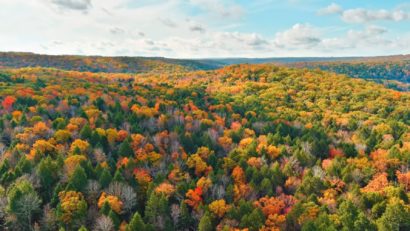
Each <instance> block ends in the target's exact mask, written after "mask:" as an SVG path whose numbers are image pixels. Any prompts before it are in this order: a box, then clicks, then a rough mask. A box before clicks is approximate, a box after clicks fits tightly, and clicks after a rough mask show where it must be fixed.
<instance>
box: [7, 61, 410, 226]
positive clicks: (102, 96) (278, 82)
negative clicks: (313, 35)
mask: <svg viewBox="0 0 410 231" xmlns="http://www.w3.org/2000/svg"><path fill="white" fill-rule="evenodd" d="M155 62H157V61H155ZM67 63H68V62H67ZM93 63H94V62H93ZM102 63H105V61H104V62H102ZM93 65H94V64H93ZM155 65H157V64H155ZM164 65H165V66H164V68H162V67H161V69H156V70H154V71H147V72H138V73H108V72H109V71H107V73H103V72H99V73H93V72H94V71H92V70H87V69H82V68H72V70H61V69H57V68H58V67H54V68H49V66H46V67H24V68H18V67H8V68H3V69H1V70H0V102H1V105H0V131H1V133H0V225H1V227H0V229H2V230H30V231H31V230H60V231H64V230H65V231H69V230H79V231H86V230H100V231H111V230H121V231H133V230H141V231H151V230H152V231H153V230H167V231H168V230H169V231H172V230H199V231H213V230H218V231H231V230H244V231H255V230H263V231H268V230H269V231H279V230H291V231H292V230H295V231H296V230H303V231H315V230H329V231H331V230H349V231H356V230H357V231H361V230H369V231H370V230H381V231H391V230H397V231H399V230H410V200H409V197H410V169H409V166H410V165H409V164H410V93H409V92H400V91H396V90H393V89H388V88H386V87H384V86H383V85H381V84H377V83H374V82H371V81H366V80H363V79H358V78H350V77H347V76H346V75H340V74H336V73H334V72H327V71H323V70H320V69H318V68H315V69H307V68H289V67H285V66H283V65H273V64H237V65H230V66H227V67H223V68H220V69H215V70H213V69H212V70H193V69H190V68H185V67H183V66H181V65H174V64H164ZM406 65H407V67H408V64H406ZM70 68H71V67H70ZM127 68H128V67H127ZM334 68H337V69H332V70H333V71H335V72H338V68H343V66H341V67H339V66H335V67H334ZM397 68H398V67H397ZM397 68H396V66H394V70H396V69H397ZM63 69H64V68H63ZM108 69H110V68H108ZM108 69H102V70H108ZM352 69H354V68H353V67H352ZM355 70H356V69H355ZM377 70H379V69H377ZM113 72H115V71H113ZM398 72H400V71H398ZM400 73H401V72H400ZM407 76H408V72H407ZM407 81H408V79H407Z"/></svg>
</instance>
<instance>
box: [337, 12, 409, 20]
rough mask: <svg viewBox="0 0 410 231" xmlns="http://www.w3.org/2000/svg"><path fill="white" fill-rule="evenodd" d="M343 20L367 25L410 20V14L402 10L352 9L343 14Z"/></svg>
mask: <svg viewBox="0 0 410 231" xmlns="http://www.w3.org/2000/svg"><path fill="white" fill-rule="evenodd" d="M342 19H343V20H344V21H345V22H348V23H367V22H371V21H377V20H386V21H403V20H407V19H410V14H409V13H406V12H404V11H402V10H394V11H388V10H366V9H350V10H346V11H344V12H343V14H342Z"/></svg>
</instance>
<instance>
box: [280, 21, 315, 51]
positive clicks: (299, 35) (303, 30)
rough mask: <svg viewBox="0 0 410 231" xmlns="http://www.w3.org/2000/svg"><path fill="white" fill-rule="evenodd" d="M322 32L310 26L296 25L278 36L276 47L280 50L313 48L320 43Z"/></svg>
mask: <svg viewBox="0 0 410 231" xmlns="http://www.w3.org/2000/svg"><path fill="white" fill-rule="evenodd" d="M320 41H321V39H320V31H319V30H318V29H317V28H314V27H313V26H311V25H309V24H300V23H298V24H295V25H294V26H293V27H292V28H290V29H288V30H286V31H283V32H279V33H277V34H276V39H275V45H276V46H278V47H280V48H311V47H314V46H316V45H318V44H319V43H320Z"/></svg>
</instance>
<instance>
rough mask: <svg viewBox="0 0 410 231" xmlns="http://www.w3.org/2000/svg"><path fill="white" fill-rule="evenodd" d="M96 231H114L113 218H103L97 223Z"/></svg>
mask: <svg viewBox="0 0 410 231" xmlns="http://www.w3.org/2000/svg"><path fill="white" fill-rule="evenodd" d="M93 230H94V231H114V223H113V222H112V220H111V218H109V217H107V216H104V215H103V216H101V217H99V218H98V219H97V220H96V221H95V225H94V229H93Z"/></svg>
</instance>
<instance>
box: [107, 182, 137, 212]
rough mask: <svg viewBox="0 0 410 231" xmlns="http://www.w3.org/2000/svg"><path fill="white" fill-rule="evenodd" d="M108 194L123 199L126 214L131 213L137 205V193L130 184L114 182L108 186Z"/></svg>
mask: <svg viewBox="0 0 410 231" xmlns="http://www.w3.org/2000/svg"><path fill="white" fill-rule="evenodd" d="M106 192H107V194H110V195H113V196H117V197H118V198H120V199H121V201H122V202H123V205H124V206H123V209H124V211H125V212H131V210H132V208H134V206H135V205H136V203H137V193H136V192H135V190H134V189H133V188H132V187H131V186H129V185H128V184H125V183H121V182H117V181H114V182H112V183H111V184H110V185H109V186H108V189H107V190H106Z"/></svg>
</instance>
